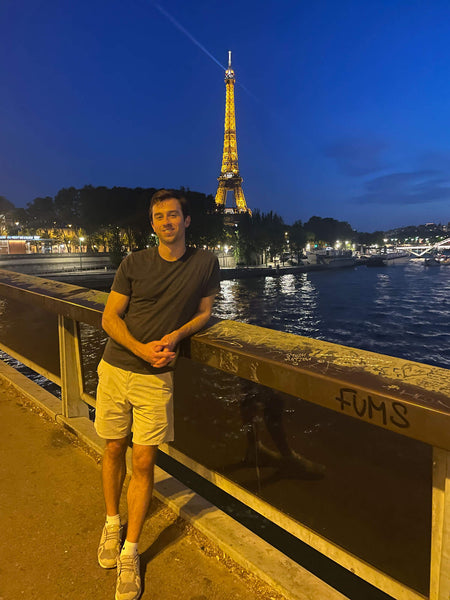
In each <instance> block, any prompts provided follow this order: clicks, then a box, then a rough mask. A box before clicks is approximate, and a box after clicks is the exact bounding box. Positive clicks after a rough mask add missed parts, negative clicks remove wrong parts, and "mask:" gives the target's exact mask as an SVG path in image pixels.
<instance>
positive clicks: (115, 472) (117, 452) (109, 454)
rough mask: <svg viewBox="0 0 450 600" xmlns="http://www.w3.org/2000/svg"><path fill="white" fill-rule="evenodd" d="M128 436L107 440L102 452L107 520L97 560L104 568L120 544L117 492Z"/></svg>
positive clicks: (111, 562)
mask: <svg viewBox="0 0 450 600" xmlns="http://www.w3.org/2000/svg"><path fill="white" fill-rule="evenodd" d="M127 447H128V437H125V438H120V439H117V440H106V447H105V451H104V453H103V464H102V481H103V494H104V497H105V505H106V523H105V526H104V527H103V531H102V536H101V538H100V544H99V547H98V552H97V554H98V562H99V564H100V566H101V567H103V568H104V569H112V568H114V567H115V566H116V564H117V558H118V556H119V553H120V547H121V545H122V525H121V522H120V516H119V502H120V494H121V492H122V486H123V481H124V478H125V473H126V463H125V455H126V451H127Z"/></svg>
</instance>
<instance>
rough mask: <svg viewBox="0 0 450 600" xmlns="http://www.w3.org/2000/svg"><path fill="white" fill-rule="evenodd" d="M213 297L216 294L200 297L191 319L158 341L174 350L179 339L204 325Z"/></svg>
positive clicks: (209, 313) (208, 316) (207, 318)
mask: <svg viewBox="0 0 450 600" xmlns="http://www.w3.org/2000/svg"><path fill="white" fill-rule="evenodd" d="M215 297H216V294H213V295H212V296H205V297H204V298H201V300H200V302H199V305H198V309H197V312H196V313H195V315H194V316H193V317H192V319H191V320H190V321H188V322H187V323H185V324H184V325H182V326H181V327H180V328H179V329H175V330H174V331H172V332H171V333H168V334H167V335H165V336H164V337H163V338H162V339H161V340H159V343H160V344H162V345H163V346H164V347H165V348H168V349H169V350H174V349H175V347H176V346H177V345H178V344H179V343H180V342H181V340H183V339H184V338H186V337H188V336H189V335H192V334H194V333H196V332H197V331H199V330H200V329H201V328H202V327H204V326H205V325H206V323H207V322H208V321H209V318H210V317H211V311H212V307H213V304H214V298H215Z"/></svg>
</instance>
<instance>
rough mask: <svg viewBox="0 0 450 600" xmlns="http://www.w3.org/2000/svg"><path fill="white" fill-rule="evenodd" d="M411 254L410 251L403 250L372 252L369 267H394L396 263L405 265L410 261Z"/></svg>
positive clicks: (368, 262)
mask: <svg viewBox="0 0 450 600" xmlns="http://www.w3.org/2000/svg"><path fill="white" fill-rule="evenodd" d="M410 259H411V255H410V254H409V252H403V251H401V250H398V251H394V252H379V253H377V254H371V255H370V256H369V258H368V259H367V266H368V267H392V266H394V265H404V264H405V263H407V262H409V260H410Z"/></svg>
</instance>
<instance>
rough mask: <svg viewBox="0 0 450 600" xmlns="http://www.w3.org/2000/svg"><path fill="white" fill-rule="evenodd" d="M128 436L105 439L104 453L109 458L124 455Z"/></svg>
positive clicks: (118, 457)
mask: <svg viewBox="0 0 450 600" xmlns="http://www.w3.org/2000/svg"><path fill="white" fill-rule="evenodd" d="M128 443H129V438H128V437H125V438H120V439H118V440H106V446H105V455H107V456H108V458H111V459H113V460H114V459H121V458H123V457H124V456H125V454H126V451H127V448H128Z"/></svg>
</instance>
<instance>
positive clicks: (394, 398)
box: [0, 270, 450, 600]
mask: <svg viewBox="0 0 450 600" xmlns="http://www.w3.org/2000/svg"><path fill="white" fill-rule="evenodd" d="M2 297H3V298H7V299H9V301H11V300H12V301H20V302H22V303H31V304H32V305H33V306H35V307H37V306H38V307H40V308H42V309H43V310H45V311H49V312H51V313H54V314H57V315H58V335H59V364H60V375H58V374H56V373H52V372H49V370H48V369H47V368H45V366H44V365H39V364H37V362H36V361H31V360H30V359H29V358H27V357H26V356H25V355H24V354H23V353H18V352H17V351H15V350H14V349H12V348H10V347H7V346H5V345H4V344H1V342H0V348H2V349H3V350H4V351H5V352H7V353H8V354H10V355H11V356H13V357H14V358H17V359H18V360H20V361H21V362H23V363H24V364H26V365H28V366H30V367H32V368H33V369H34V370H36V371H37V372H40V373H42V374H44V375H45V376H46V377H48V378H49V379H51V380H52V381H54V382H56V383H57V384H59V385H61V393H62V413H63V415H64V416H65V417H68V418H71V417H80V416H81V417H86V418H88V406H87V405H90V406H93V407H95V399H94V398H93V397H92V396H90V395H89V394H88V393H87V392H86V391H85V390H84V386H83V379H82V367H81V362H82V361H81V344H80V323H87V324H89V325H91V326H93V327H95V328H100V327H101V314H102V310H103V307H104V304H105V302H106V298H107V294H106V293H103V292H98V291H95V290H87V289H86V288H79V287H76V286H72V285H69V284H64V283H59V282H54V281H49V280H45V279H42V278H38V277H32V276H28V275H22V274H18V273H13V272H10V271H4V270H3V271H1V270H0V298H2ZM183 354H184V355H185V356H187V357H189V358H190V359H191V360H193V361H196V362H198V363H201V364H202V365H207V366H208V367H211V368H213V369H216V370H219V371H222V372H225V373H228V374H231V375H233V376H238V377H240V378H242V379H244V380H249V381H251V382H254V383H255V384H257V385H259V386H268V387H270V388H272V389H274V390H279V391H280V392H283V393H287V394H290V395H293V396H300V397H301V398H302V399H303V400H306V401H307V402H309V403H312V404H315V405H319V406H322V407H324V408H326V409H327V410H329V411H333V412H337V413H339V414H341V415H345V416H346V417H349V418H352V419H356V420H358V421H363V422H366V423H370V424H372V425H374V426H376V427H379V428H382V429H385V430H389V431H391V432H394V433H396V434H399V435H400V436H406V437H408V438H411V439H413V440H418V441H420V442H423V443H425V444H427V445H429V446H431V447H432V448H433V466H432V470H433V472H432V502H431V550H430V556H431V558H430V571H429V572H430V585H429V593H428V594H427V595H423V594H421V593H419V592H417V591H416V590H415V589H412V588H411V587H409V586H407V585H405V584H404V583H402V582H400V581H398V580H396V579H394V578H393V577H391V576H390V575H388V574H386V573H384V572H382V571H381V570H380V569H377V568H376V567H374V566H372V565H371V564H369V563H368V562H367V561H365V560H363V559H362V558H360V557H358V556H357V555H356V554H354V553H352V552H351V551H349V550H346V549H344V548H343V547H341V546H340V545H338V544H336V543H334V542H333V541H330V540H329V539H327V538H326V537H325V536H323V535H321V534H319V533H317V532H316V531H314V530H313V529H312V528H311V527H307V526H305V525H303V524H302V523H300V522H299V521H298V520H295V519H293V518H292V517H291V516H289V515H288V514H286V513H285V512H283V511H281V510H279V509H278V508H277V507H275V506H274V505H272V504H270V503H269V502H267V501H266V500H264V499H262V498H261V497H260V496H258V495H257V494H254V493H251V492H250V491H248V490H246V489H244V487H242V486H240V485H238V484H236V483H234V482H233V481H231V480H230V479H229V478H228V477H225V476H224V475H223V474H220V473H218V472H216V471H212V470H210V469H208V468H207V467H205V466H204V465H202V464H200V463H199V462H198V461H196V460H194V459H193V458H191V457H189V456H187V455H186V454H184V453H182V452H180V450H178V449H177V448H176V447H174V446H173V445H164V446H162V448H161V449H162V451H163V452H165V453H166V454H168V455H169V456H172V457H173V458H174V459H175V460H177V461H179V462H180V463H182V464H183V465H185V466H187V467H188V468H190V469H192V470H193V471H195V472H197V473H198V474H200V475H201V476H202V477H204V478H206V479H208V480H209V481H211V482H213V483H214V484H215V485H216V486H218V487H219V488H221V489H223V490H225V491H226V492H228V493H230V494H231V495H233V496H235V497H236V498H238V499H239V500H240V501H242V502H244V503H245V504H246V505H248V506H250V507H251V508H253V509H255V510H256V511H257V512H259V513H261V514H263V515H264V516H266V517H267V518H268V519H270V520H271V521H273V522H275V523H276V524H278V525H279V526H281V527H282V528H284V529H285V530H286V531H288V532H290V533H291V534H293V535H294V536H296V537H297V538H299V539H300V540H302V541H304V542H306V543H307V544H308V545H310V546H312V547H313V548H315V549H316V550H318V551H320V552H321V553H323V554H324V555H326V556H327V557H329V558H331V559H332V560H334V561H335V562H337V563H339V564H340V565H342V566H344V567H345V568H347V569H348V570H350V571H351V572H353V573H355V574H356V575H358V576H359V577H361V578H363V579H365V580H366V581H368V582H369V583H371V584H372V585H374V586H376V587H378V588H379V589H381V590H383V591H384V592H386V593H388V594H390V595H392V596H393V597H394V598H397V599H398V600H418V599H419V598H429V599H430V600H444V599H445V600H448V598H449V596H450V487H449V486H450V460H449V457H450V455H449V452H450V378H449V373H448V371H447V370H445V369H441V368H437V367H432V366H429V365H426V364H422V363H414V362H411V361H407V360H402V359H399V358H393V357H389V356H385V355H380V354H375V353H372V352H366V351H363V350H357V349H354V348H348V347H344V346H339V345H336V344H331V343H328V342H323V341H318V340H313V339H310V338H304V337H300V336H297V335H292V334H288V333H282V332H277V331H273V330H269V329H265V328H261V327H256V326H252V325H247V324H243V323H237V322H233V321H219V322H216V323H214V324H213V325H212V326H210V327H209V328H207V329H206V330H204V331H202V332H200V333H198V334H196V335H195V336H193V337H192V338H191V339H190V340H189V341H187V342H186V343H185V344H184V349H183Z"/></svg>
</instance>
